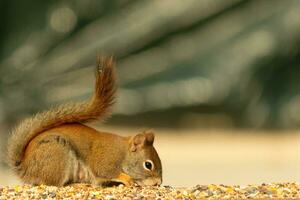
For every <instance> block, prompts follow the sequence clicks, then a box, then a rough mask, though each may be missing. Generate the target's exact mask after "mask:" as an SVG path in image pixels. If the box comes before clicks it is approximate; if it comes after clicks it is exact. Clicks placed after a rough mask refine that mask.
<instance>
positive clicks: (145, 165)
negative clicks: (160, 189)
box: [144, 160, 153, 170]
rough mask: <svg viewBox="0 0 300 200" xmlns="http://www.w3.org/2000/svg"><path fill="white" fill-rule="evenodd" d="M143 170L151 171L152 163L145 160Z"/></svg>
mask: <svg viewBox="0 0 300 200" xmlns="http://www.w3.org/2000/svg"><path fill="white" fill-rule="evenodd" d="M144 168H145V169H146V170H153V162H152V161H151V160H146V161H145V162H144Z"/></svg>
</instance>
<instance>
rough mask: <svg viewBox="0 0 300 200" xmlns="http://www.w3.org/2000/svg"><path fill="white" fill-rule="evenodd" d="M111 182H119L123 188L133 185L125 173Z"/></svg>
mask: <svg viewBox="0 0 300 200" xmlns="http://www.w3.org/2000/svg"><path fill="white" fill-rule="evenodd" d="M113 181H117V182H120V183H122V184H124V185H125V186H131V185H133V184H134V182H133V180H132V178H131V177H130V176H129V175H128V174H125V173H121V174H120V175H119V176H118V177H117V178H116V179H113Z"/></svg>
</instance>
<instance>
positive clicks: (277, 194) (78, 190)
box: [0, 183, 300, 200]
mask: <svg viewBox="0 0 300 200" xmlns="http://www.w3.org/2000/svg"><path fill="white" fill-rule="evenodd" d="M207 198H209V199H262V198H263V199H278V198H288V199H299V198H300V185H299V184H296V183H285V184H262V185H249V186H246V187H240V186H225V185H202V186H201V185H197V186H195V187H191V188H172V187H166V186H164V187H124V186H117V187H111V188H100V187H92V186H89V185H74V186H68V187H62V188H57V187H47V186H36V187H31V186H27V185H24V186H15V187H4V188H0V199H1V200H2V199H3V200H4V199H111V200H112V199H207Z"/></svg>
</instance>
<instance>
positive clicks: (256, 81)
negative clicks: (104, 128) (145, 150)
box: [0, 0, 300, 180]
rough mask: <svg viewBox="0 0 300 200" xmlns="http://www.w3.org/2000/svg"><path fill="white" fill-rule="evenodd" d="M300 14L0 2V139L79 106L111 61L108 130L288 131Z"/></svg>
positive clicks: (162, 3) (114, 1)
mask: <svg viewBox="0 0 300 200" xmlns="http://www.w3.org/2000/svg"><path fill="white" fill-rule="evenodd" d="M299 10H300V1H299V0H285V1H284V0H185V1H182V0H154V1H150V0H65V1H63V0H49V1H39V0H26V1H20V0H1V1H0V21H1V26H0V30H1V31H0V136H1V138H2V139H4V138H6V137H7V135H8V133H9V131H8V130H9V129H10V128H12V126H13V125H15V124H16V123H17V122H18V121H19V120H21V119H23V118H25V117H26V116H29V115H32V114H33V113H36V112H38V111H42V110H45V109H47V108H50V107H51V106H54V105H57V104H60V103H62V102H66V101H70V100H73V101H79V100H83V99H86V98H88V97H89V96H90V95H91V94H92V92H93V80H94V75H93V70H94V65H95V62H96V56H97V55H99V54H100V55H102V54H103V55H114V56H115V58H116V59H117V73H118V84H119V90H118V97H117V104H116V105H115V108H114V114H113V116H112V118H111V119H110V120H109V121H108V122H107V124H108V125H109V126H114V127H115V126H123V127H128V128H129V127H130V128H132V127H151V128H162V129H164V128H167V129H169V131H166V132H168V133H169V132H172V131H170V130H175V129H180V130H188V129H199V128H200V129H204V130H207V129H209V128H221V129H224V130H226V129H227V130H232V129H234V128H238V129H239V130H241V129H247V130H248V129H256V130H257V129H262V130H266V129H269V130H282V129H286V130H290V129H295V128H297V127H299V125H300V51H299V50H300V12H299ZM225 132H226V131H225ZM269 132H271V133H274V131H269ZM269 132H268V133H269ZM279 132H280V131H279ZM194 133H199V134H202V133H205V131H199V132H197V131H196V132H194ZM238 133H243V131H240V132H238ZM276 133H278V132H276ZM280 133H285V132H284V131H281V132H280ZM225 134H227V133H225ZM246 140H247V139H245V141H246ZM279 140H280V139H279ZM166 141H167V140H166ZM266 141H270V140H268V139H267V140H266ZM237 143H238V142H237ZM237 143H235V144H237ZM289 144H290V143H287V145H286V146H289ZM251 145H253V146H255V143H253V144H251ZM175 146H176V145H174V147H175ZM195 146H197V145H196V144H195ZM225 146H226V145H225ZM229 146H230V145H229ZM270 146H272V145H270ZM2 147H3V145H2ZM204 151H205V149H204ZM266 154H269V153H266ZM229 155H230V154H229ZM167 156H168V155H167ZM255 157H256V155H255V154H254V156H253V158H255ZM274 157H275V156H274ZM294 158H296V156H295V157H293V159H294ZM291 160H292V159H291ZM297 162H298V161H297ZM299 162H300V161H299ZM210 166H211V165H208V168H210ZM174 173H178V172H175V171H174ZM229 174H230V173H229ZM208 175H209V173H208ZM191 177H193V176H191ZM207 180H209V179H207ZM221 180H222V179H221Z"/></svg>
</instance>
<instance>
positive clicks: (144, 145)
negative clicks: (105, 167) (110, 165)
mask: <svg viewBox="0 0 300 200" xmlns="http://www.w3.org/2000/svg"><path fill="white" fill-rule="evenodd" d="M153 142H154V134H153V133H152V132H148V133H146V132H145V133H140V134H137V135H135V136H133V137H131V138H130V139H129V146H128V152H127V155H126V157H125V160H124V164H123V170H124V172H125V173H126V174H128V175H129V176H130V177H131V178H132V179H133V181H134V182H135V183H137V184H138V185H140V186H151V185H160V184H161V183H162V167H161V161H160V159H159V156H158V154H157V152H156V150H155V148H154V147H153Z"/></svg>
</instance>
